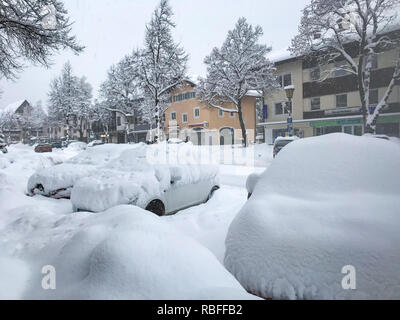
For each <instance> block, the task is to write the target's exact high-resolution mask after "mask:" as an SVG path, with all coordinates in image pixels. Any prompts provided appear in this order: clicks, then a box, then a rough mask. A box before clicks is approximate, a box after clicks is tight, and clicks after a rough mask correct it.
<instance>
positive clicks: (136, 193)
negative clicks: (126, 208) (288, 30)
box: [71, 145, 219, 216]
mask: <svg viewBox="0 0 400 320" xmlns="http://www.w3.org/2000/svg"><path fill="white" fill-rule="evenodd" d="M147 148H151V147H146V146H144V145H142V146H141V147H138V148H134V149H130V150H126V151H124V152H123V153H122V154H121V155H120V157H119V158H117V159H115V160H114V161H111V162H110V163H108V164H107V165H106V166H104V167H102V168H98V170H97V171H96V172H95V173H93V174H92V175H89V176H87V177H85V178H83V179H80V180H79V181H77V183H75V185H74V187H73V189H72V193H71V202H72V204H73V206H74V208H75V209H76V210H78V211H90V212H101V211H104V210H107V209H109V208H112V207H115V206H117V205H126V204H130V205H135V206H138V207H140V208H143V209H146V210H148V211H151V212H153V213H155V214H157V215H159V216H163V215H169V214H173V213H176V212H177V211H180V210H182V209H185V208H188V207H191V206H195V205H198V204H201V203H204V202H207V201H208V200H209V199H210V198H211V197H212V195H213V193H214V192H215V191H216V190H218V189H219V181H218V168H217V167H216V166H206V165H173V164H171V165H170V164H165V165H153V164H151V163H149V161H148V160H147V158H146V151H147Z"/></svg>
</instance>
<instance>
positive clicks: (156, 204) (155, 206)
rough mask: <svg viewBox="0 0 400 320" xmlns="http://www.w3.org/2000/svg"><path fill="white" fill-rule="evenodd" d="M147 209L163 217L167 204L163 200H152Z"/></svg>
mask: <svg viewBox="0 0 400 320" xmlns="http://www.w3.org/2000/svg"><path fill="white" fill-rule="evenodd" d="M146 210H147V211H150V212H152V213H154V214H156V215H158V216H159V217H162V216H164V215H165V206H164V204H163V203H162V201H161V200H153V201H151V202H150V203H149V204H148V205H147V207H146Z"/></svg>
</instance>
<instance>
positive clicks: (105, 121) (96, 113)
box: [89, 100, 112, 135]
mask: <svg viewBox="0 0 400 320" xmlns="http://www.w3.org/2000/svg"><path fill="white" fill-rule="evenodd" d="M89 119H90V122H91V124H92V128H93V127H94V126H97V127H98V130H99V129H100V130H101V132H102V133H104V134H106V135H108V133H109V130H110V125H111V122H112V112H111V111H110V110H109V109H108V108H107V107H106V106H105V105H104V102H100V101H98V100H95V102H94V104H93V107H92V108H91V110H90V115H89Z"/></svg>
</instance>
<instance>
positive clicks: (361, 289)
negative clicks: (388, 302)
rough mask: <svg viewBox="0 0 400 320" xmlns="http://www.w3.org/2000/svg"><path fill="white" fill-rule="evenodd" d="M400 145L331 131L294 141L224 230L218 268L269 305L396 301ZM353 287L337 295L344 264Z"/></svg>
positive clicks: (398, 292) (399, 284)
mask: <svg viewBox="0 0 400 320" xmlns="http://www.w3.org/2000/svg"><path fill="white" fill-rule="evenodd" d="M399 164H400V147H399V145H398V144H397V143H394V142H392V141H386V140H382V139H371V138H366V137H355V136H350V135H345V134H332V135H327V136H323V137H315V138H309V139H303V140H299V141H295V142H293V143H292V144H290V145H288V146H287V147H286V148H284V149H283V150H282V151H281V153H279V155H278V156H277V158H276V159H275V160H274V162H273V163H272V165H271V166H270V168H269V169H268V170H267V171H266V172H265V173H263V174H262V176H261V178H260V180H259V182H258V184H257V185H256V187H255V190H254V193H253V196H252V197H251V198H250V200H249V201H248V202H247V203H246V205H245V206H244V207H243V208H242V210H241V211H240V213H239V214H238V216H237V217H236V218H235V220H234V221H233V223H232V224H231V226H230V230H229V233H228V236H227V239H226V248H227V250H226V255H225V261H224V263H225V266H226V267H227V268H228V270H229V271H230V272H231V273H232V274H233V275H235V277H236V278H237V279H238V280H239V282H240V283H241V284H242V285H243V286H244V287H245V288H246V289H247V290H249V291H251V292H253V293H256V294H258V295H260V296H262V297H264V298H274V299H399V298H400V268H399V265H400V232H399V229H400V211H399V208H400V170H399ZM348 265H351V266H354V268H355V270H356V288H357V290H344V289H343V287H342V280H343V278H344V277H345V274H342V269H343V267H345V266H348Z"/></svg>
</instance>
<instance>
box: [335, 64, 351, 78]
mask: <svg viewBox="0 0 400 320" xmlns="http://www.w3.org/2000/svg"><path fill="white" fill-rule="evenodd" d="M347 69H348V66H347V63H346V61H341V62H336V63H335V77H343V76H347V74H348V71H347Z"/></svg>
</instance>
